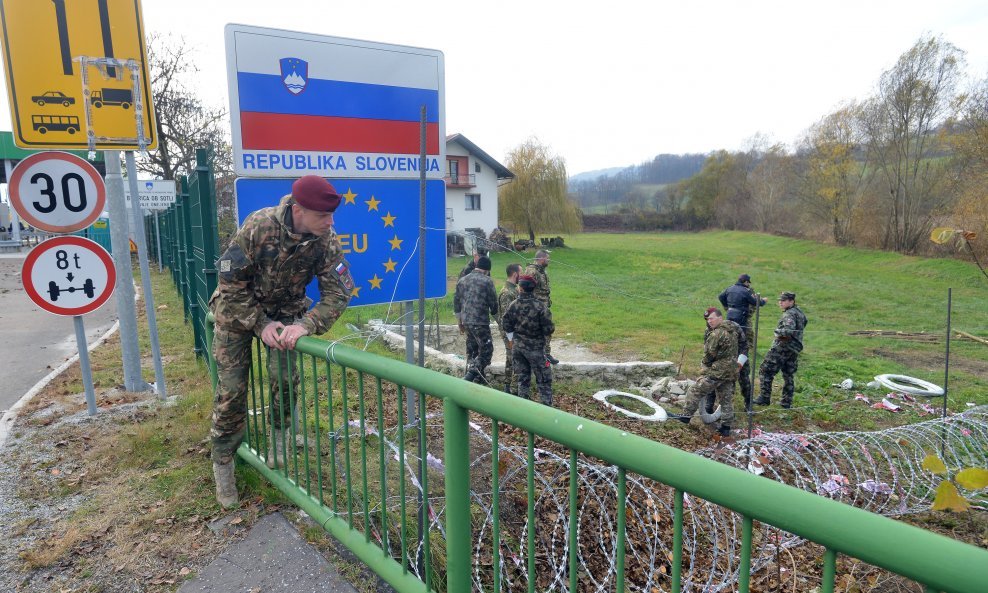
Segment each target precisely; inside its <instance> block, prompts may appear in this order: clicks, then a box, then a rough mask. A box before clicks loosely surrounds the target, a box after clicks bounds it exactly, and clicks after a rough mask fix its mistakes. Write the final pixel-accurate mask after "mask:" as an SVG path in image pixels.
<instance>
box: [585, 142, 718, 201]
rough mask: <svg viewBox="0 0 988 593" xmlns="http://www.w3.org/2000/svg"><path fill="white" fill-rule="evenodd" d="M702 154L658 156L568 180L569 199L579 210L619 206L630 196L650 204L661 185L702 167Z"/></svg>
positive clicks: (676, 180) (695, 172) (705, 158)
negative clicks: (572, 200) (574, 202)
mask: <svg viewBox="0 0 988 593" xmlns="http://www.w3.org/2000/svg"><path fill="white" fill-rule="evenodd" d="M706 160H707V155H705V154H660V155H658V156H656V157H655V158H654V159H652V160H650V161H645V162H643V163H641V164H638V165H630V166H628V167H623V168H621V167H611V168H609V169H598V170H596V171H588V172H586V173H580V174H579V175H574V176H572V177H570V178H569V184H568V189H569V193H570V196H572V197H573V199H575V200H576V202H577V203H578V204H579V205H580V206H581V207H583V208H588V207H590V206H602V207H604V210H607V208H608V207H609V206H610V205H617V204H622V203H624V202H626V201H628V200H629V198H631V197H632V194H635V196H634V197H636V198H637V199H639V200H640V199H641V198H645V199H649V200H653V201H654V197H655V194H656V192H657V191H661V189H662V188H663V187H664V186H667V185H670V184H673V183H676V182H678V181H682V180H683V179H689V178H690V177H692V176H694V175H696V174H697V173H699V172H700V169H702V168H703V163H704V161H706Z"/></svg>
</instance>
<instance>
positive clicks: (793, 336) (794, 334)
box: [772, 305, 806, 353]
mask: <svg viewBox="0 0 988 593" xmlns="http://www.w3.org/2000/svg"><path fill="white" fill-rule="evenodd" d="M805 327H806V315H804V314H803V311H802V310H801V309H800V308H799V307H797V306H796V305H793V306H792V307H789V308H788V309H786V310H785V311H783V312H782V318H781V319H779V325H778V326H777V327H776V328H775V341H773V342H772V348H775V349H776V350H787V351H789V352H797V353H798V352H802V351H803V328H805Z"/></svg>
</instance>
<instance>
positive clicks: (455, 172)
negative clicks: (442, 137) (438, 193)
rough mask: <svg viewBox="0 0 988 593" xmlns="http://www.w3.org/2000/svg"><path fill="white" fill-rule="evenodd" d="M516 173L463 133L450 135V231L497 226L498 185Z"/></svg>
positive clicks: (447, 187) (447, 222) (448, 193)
mask: <svg viewBox="0 0 988 593" xmlns="http://www.w3.org/2000/svg"><path fill="white" fill-rule="evenodd" d="M514 177H515V174H514V173H512V172H511V171H509V170H508V169H507V167H505V166H504V165H502V164H501V163H499V162H497V161H496V160H494V159H493V158H492V157H491V155H489V154H487V153H486V152H484V151H483V150H481V149H480V147H479V146H477V145H476V144H474V143H473V142H471V141H470V140H469V139H468V138H467V137H466V136H464V135H463V134H453V135H451V136H447V137H446V230H447V232H450V233H456V232H462V231H463V230H465V229H471V228H480V229H483V231H484V234H485V235H490V232H491V231H492V230H494V227H496V226H497V187H498V185H500V184H502V183H507V182H508V181H510V180H512V179H514Z"/></svg>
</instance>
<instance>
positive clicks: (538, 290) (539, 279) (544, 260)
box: [525, 249, 559, 364]
mask: <svg viewBox="0 0 988 593" xmlns="http://www.w3.org/2000/svg"><path fill="white" fill-rule="evenodd" d="M549 260H550V258H549V252H548V251H546V250H545V249H539V250H538V251H537V252H535V261H534V262H532V263H530V264H528V267H527V268H526V269H525V274H526V275H528V276H531V277H532V278H534V279H535V298H537V299H538V300H540V301H542V304H544V305H545V308H546V309H547V310H551V309H552V296H551V295H550V293H551V292H552V284H551V283H550V282H549V274H548V273H547V272H546V268H548V267H549ZM550 342H551V339H550V338H548V337H547V338H546V339H545V358H546V360H548V361H549V362H550V363H552V364H559V360H557V359H555V358H553V357H552V344H551V343H550Z"/></svg>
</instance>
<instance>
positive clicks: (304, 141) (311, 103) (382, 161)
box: [226, 25, 446, 179]
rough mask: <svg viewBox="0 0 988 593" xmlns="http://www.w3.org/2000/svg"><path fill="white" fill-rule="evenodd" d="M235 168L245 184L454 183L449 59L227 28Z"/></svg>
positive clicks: (434, 52) (414, 50)
mask: <svg viewBox="0 0 988 593" xmlns="http://www.w3.org/2000/svg"><path fill="white" fill-rule="evenodd" d="M226 53H227V59H226V63H227V77H228V80H229V87H230V121H231V124H232V128H233V161H234V169H235V170H236V173H237V175H239V176H244V177H296V178H297V177H301V176H302V175H308V174H312V175H321V176H323V177H330V178H343V177H345V178H355V177H368V178H399V179H418V178H419V168H420V163H419V154H420V147H419V145H420V130H419V126H420V121H421V108H422V106H425V107H426V120H427V123H426V152H427V159H426V161H427V162H426V172H427V175H428V177H429V178H431V179H442V178H443V177H444V176H445V174H446V171H445V169H446V158H445V154H446V111H445V110H446V106H445V83H444V79H445V74H444V69H445V62H444V57H443V53H442V52H441V51H439V50H434V49H421V48H416V47H407V46H401V45H391V44H386V43H375V42H371V41H359V40H355V39H345V38H341V37H329V36H324V35H312V34H308V33H298V32H294V31H282V30H278V29H266V28H261V27H249V26H245V25H227V26H226Z"/></svg>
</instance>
